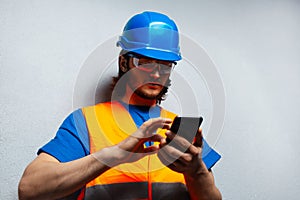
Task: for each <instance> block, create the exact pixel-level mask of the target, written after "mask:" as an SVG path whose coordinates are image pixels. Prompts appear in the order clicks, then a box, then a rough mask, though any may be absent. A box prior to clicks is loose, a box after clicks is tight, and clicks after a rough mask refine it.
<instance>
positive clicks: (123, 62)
mask: <svg viewBox="0 0 300 200" xmlns="http://www.w3.org/2000/svg"><path fill="white" fill-rule="evenodd" d="M119 68H120V70H121V71H122V72H127V71H128V63H127V59H126V58H125V57H124V56H122V55H120V56H119Z"/></svg>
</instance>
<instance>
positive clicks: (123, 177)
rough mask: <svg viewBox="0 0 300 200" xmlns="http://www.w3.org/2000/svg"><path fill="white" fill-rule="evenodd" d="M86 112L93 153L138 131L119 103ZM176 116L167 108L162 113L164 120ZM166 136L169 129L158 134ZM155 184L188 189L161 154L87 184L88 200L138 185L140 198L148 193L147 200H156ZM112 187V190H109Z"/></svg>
mask: <svg viewBox="0 0 300 200" xmlns="http://www.w3.org/2000/svg"><path fill="white" fill-rule="evenodd" d="M82 111H83V114H84V116H85V119H86V123H87V128H88V131H89V138H90V153H91V154H92V153H94V152H97V151H99V150H100V149H102V148H104V147H107V146H112V145H115V144H117V143H119V142H121V141H122V140H124V139H125V138H127V137H128V136H129V135H130V134H132V133H133V132H135V131H136V130H137V127H136V125H135V123H134V121H133V119H132V118H131V116H130V114H129V113H128V111H127V110H126V109H125V108H124V107H123V106H122V105H121V104H120V103H118V102H112V103H110V102H109V103H101V104H97V105H95V106H91V107H86V108H83V109H82ZM175 116H176V115H175V114H174V113H171V112H169V111H166V110H164V109H162V110H161V117H164V118H171V119H174V117H175ZM164 133H165V130H161V129H159V130H158V131H157V134H161V135H163V136H165V135H164ZM145 183H147V184H146V185H147V188H144V187H145ZM152 183H156V184H158V183H177V186H178V184H179V185H181V186H180V187H183V188H185V186H184V184H185V180H184V177H183V175H182V174H180V173H177V172H174V171H172V170H170V169H169V168H167V167H165V166H164V165H163V164H162V163H161V162H160V160H159V158H158V157H157V155H156V154H154V155H150V156H145V157H144V158H142V159H140V160H139V161H137V162H134V163H125V164H121V165H118V166H116V167H114V168H112V169H109V170H108V171H106V172H104V173H103V174H101V175H100V176H99V177H97V178H96V179H94V180H92V181H91V182H89V183H88V184H87V185H86V191H85V192H86V197H87V196H93V197H94V194H98V195H100V194H102V195H104V193H105V192H103V191H106V190H107V191H111V192H112V193H114V192H115V190H120V192H122V191H124V189H122V188H123V187H125V188H126V187H127V186H130V187H132V188H133V190H134V188H135V186H136V190H139V189H140V190H141V191H139V192H138V193H137V195H138V196H139V197H138V198H141V199H143V198H144V197H143V195H144V194H145V191H146V194H147V195H146V196H147V197H146V198H147V199H152V191H153V189H154V188H152V187H154V185H153V184H152ZM180 183H181V184H180ZM128 184H129V185H128ZM167 185H169V184H167ZM110 186H111V189H109V188H110ZM173 187H174V185H173ZM141 188H143V189H141ZM179 191H180V190H179ZM109 193H110V192H109ZM140 193H141V194H140ZM185 193H186V189H185ZM116 194H118V193H116ZM102 195H101V198H102ZM185 195H186V194H185ZM89 199H90V198H89ZM104 199H105V198H104ZM129 199H130V198H129ZM133 199H135V198H133Z"/></svg>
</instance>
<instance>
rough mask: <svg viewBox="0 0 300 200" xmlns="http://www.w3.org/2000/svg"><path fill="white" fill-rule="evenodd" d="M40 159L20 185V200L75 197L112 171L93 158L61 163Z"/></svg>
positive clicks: (28, 171)
mask: <svg viewBox="0 0 300 200" xmlns="http://www.w3.org/2000/svg"><path fill="white" fill-rule="evenodd" d="M43 159H44V157H43V156H41V157H38V158H37V159H36V160H35V161H33V162H32V163H31V164H30V165H29V166H28V168H27V169H26V170H25V172H24V174H23V177H22V179H21V181H20V184H19V198H20V199H21V200H22V199H58V198H61V197H64V196H67V195H70V194H72V193H73V192H75V191H77V190H78V189H80V188H82V187H83V186H84V185H85V184H86V183H88V182H89V181H91V180H93V179H94V178H96V177H97V176H99V175H100V174H102V173H103V172H105V171H106V170H108V169H109V167H107V166H106V165H105V164H104V163H102V162H100V161H99V160H98V159H95V158H94V157H93V156H92V155H89V156H86V157H84V158H81V159H78V160H75V161H71V162H67V163H59V162H53V161H49V160H43Z"/></svg>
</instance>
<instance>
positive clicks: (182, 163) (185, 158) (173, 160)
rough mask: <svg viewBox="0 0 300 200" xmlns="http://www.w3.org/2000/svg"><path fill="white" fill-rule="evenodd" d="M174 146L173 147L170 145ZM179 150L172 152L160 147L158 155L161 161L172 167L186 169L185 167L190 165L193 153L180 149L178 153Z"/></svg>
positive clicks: (177, 169) (179, 169) (180, 169)
mask: <svg viewBox="0 0 300 200" xmlns="http://www.w3.org/2000/svg"><path fill="white" fill-rule="evenodd" d="M169 148H172V147H169ZM176 151H177V150H176V149H175V151H174V152H173V153H171V152H170V151H168V150H165V151H163V150H162V149H160V150H159V151H158V154H157V155H158V157H159V159H160V161H161V162H162V163H163V164H164V165H166V166H168V167H169V168H170V169H173V170H176V171H184V170H185V168H187V167H188V166H189V165H190V161H191V160H192V159H193V158H192V155H191V154H186V153H182V152H179V151H178V154H176V153H175V152H176Z"/></svg>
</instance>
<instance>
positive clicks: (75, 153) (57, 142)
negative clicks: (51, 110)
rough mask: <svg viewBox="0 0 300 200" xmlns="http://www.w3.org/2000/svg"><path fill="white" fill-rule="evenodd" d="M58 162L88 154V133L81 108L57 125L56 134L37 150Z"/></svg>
mask: <svg viewBox="0 0 300 200" xmlns="http://www.w3.org/2000/svg"><path fill="white" fill-rule="evenodd" d="M42 152H44V153H47V154H49V155H52V156H53V157H55V158H56V159H57V160H59V161H60V162H68V161H72V160H76V159H79V158H82V157H84V156H86V155H88V154H89V135H88V130H87V126H86V122H85V118H84V116H83V113H82V111H81V109H78V110H76V111H74V112H73V113H71V114H70V115H69V116H68V117H67V118H66V119H65V120H64V122H63V123H62V125H61V126H60V127H59V129H58V131H57V133H56V136H55V137H54V138H53V139H52V140H50V141H49V142H48V143H47V144H45V145H44V146H43V147H41V148H40V149H39V150H38V154H40V153H42Z"/></svg>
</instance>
